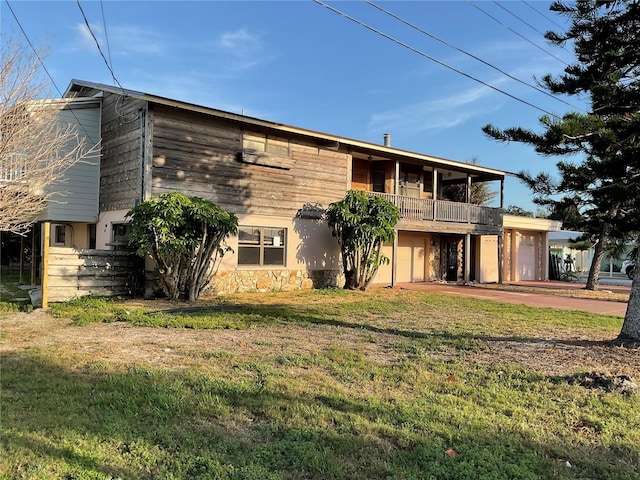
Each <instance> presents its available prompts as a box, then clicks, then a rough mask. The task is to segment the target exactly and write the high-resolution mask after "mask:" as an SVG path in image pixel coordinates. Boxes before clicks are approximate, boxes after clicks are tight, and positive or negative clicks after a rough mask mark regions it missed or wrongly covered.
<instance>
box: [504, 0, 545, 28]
mask: <svg viewBox="0 0 640 480" xmlns="http://www.w3.org/2000/svg"><path fill="white" fill-rule="evenodd" d="M493 3H494V4H495V5H496V6H497V7H499V8H501V9H502V10H504V11H505V12H507V13H508V14H509V15H511V16H512V17H514V18H517V19H518V20H520V21H521V22H522V23H524V24H525V25H526V26H527V27H529V28H530V29H531V30H533V31H534V32H536V33H539V34H540V35H542V36H543V37H544V32H542V31H540V30H538V29H537V28H536V27H534V26H533V25H531V24H530V23H528V22H527V21H526V20H523V19H522V18H520V17H519V16H518V15H516V14H515V13H513V12H512V11H511V10H509V9H508V8H507V7H505V6H504V5H501V4H500V3H498V2H496V1H495V0H493Z"/></svg>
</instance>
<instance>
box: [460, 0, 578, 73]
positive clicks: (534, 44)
mask: <svg viewBox="0 0 640 480" xmlns="http://www.w3.org/2000/svg"><path fill="white" fill-rule="evenodd" d="M466 2H467V3H468V4H469V5H471V6H472V7H473V8H475V9H477V10H479V11H480V12H482V13H484V14H485V15H486V16H487V17H489V18H490V19H492V20H493V21H495V22H497V23H499V24H500V25H502V26H503V27H504V28H506V29H507V30H509V31H511V32H513V33H515V34H516V35H517V36H519V37H520V38H522V39H523V40H524V41H525V42H528V43H530V44H531V45H533V46H534V47H536V48H537V49H538V50H542V51H543V52H544V53H546V54H547V55H549V56H550V57H553V58H555V59H556V60H558V61H559V62H560V63H562V64H564V65H566V66H568V65H569V64H568V63H567V62H565V61H564V60H562V59H561V58H560V57H556V56H555V55H554V54H553V53H551V52H550V51H548V50H545V49H544V48H542V47H541V46H540V45H538V44H536V43H534V42H532V41H531V40H529V39H528V38H527V37H525V36H524V35H522V34H521V33H520V32H517V31H516V30H514V29H513V28H511V27H510V26H508V25H505V24H504V23H503V22H501V21H500V20H498V19H497V18H496V17H494V16H493V15H491V14H490V13H489V12H487V11H485V10H483V9H482V8H480V7H479V6H478V5H476V4H475V3H473V2H471V0H466Z"/></svg>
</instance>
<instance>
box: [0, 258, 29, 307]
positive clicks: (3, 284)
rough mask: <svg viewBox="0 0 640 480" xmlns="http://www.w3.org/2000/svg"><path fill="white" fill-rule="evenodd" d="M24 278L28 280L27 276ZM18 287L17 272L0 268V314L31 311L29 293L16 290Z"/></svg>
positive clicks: (18, 276)
mask: <svg viewBox="0 0 640 480" xmlns="http://www.w3.org/2000/svg"><path fill="white" fill-rule="evenodd" d="M26 278H28V275H27V276H26ZM19 285H20V273H19V272H15V271H10V270H8V269H7V268H0V314H2V313H6V312H24V311H30V310H31V309H32V307H31V301H30V300H29V293H28V292H27V291H26V290H22V289H20V288H18V286H19Z"/></svg>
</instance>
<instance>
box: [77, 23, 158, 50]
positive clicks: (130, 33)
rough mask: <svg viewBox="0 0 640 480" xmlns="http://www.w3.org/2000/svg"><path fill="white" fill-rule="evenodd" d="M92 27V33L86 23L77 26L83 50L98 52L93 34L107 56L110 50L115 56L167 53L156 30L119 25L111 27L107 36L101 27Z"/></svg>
mask: <svg viewBox="0 0 640 480" xmlns="http://www.w3.org/2000/svg"><path fill="white" fill-rule="evenodd" d="M90 26H91V31H89V28H88V27H87V25H86V24H85V23H78V24H77V25H76V32H77V34H78V37H79V42H80V46H81V48H83V49H86V50H89V51H92V52H93V51H97V46H96V41H95V40H94V39H93V36H92V35H91V32H93V34H94V35H95V37H96V39H97V41H98V43H99V44H100V48H101V49H102V51H103V52H104V53H105V55H106V54H107V50H110V52H111V55H113V56H130V55H136V54H143V55H159V54H161V53H164V51H165V46H164V42H163V41H162V37H161V35H160V34H159V33H158V32H156V31H154V30H151V29H145V28H141V27H138V26H135V25H118V26H112V27H110V28H109V30H108V31H107V35H105V34H104V30H103V29H102V27H101V26H100V25H95V24H90ZM107 39H108V41H109V44H108V45H107Z"/></svg>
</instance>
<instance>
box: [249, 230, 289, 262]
mask: <svg viewBox="0 0 640 480" xmlns="http://www.w3.org/2000/svg"><path fill="white" fill-rule="evenodd" d="M286 234H287V231H286V230H285V229H283V228H272V227H240V228H238V265H259V266H268V265H279V266H284V264H285V256H284V255H285V238H286Z"/></svg>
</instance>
